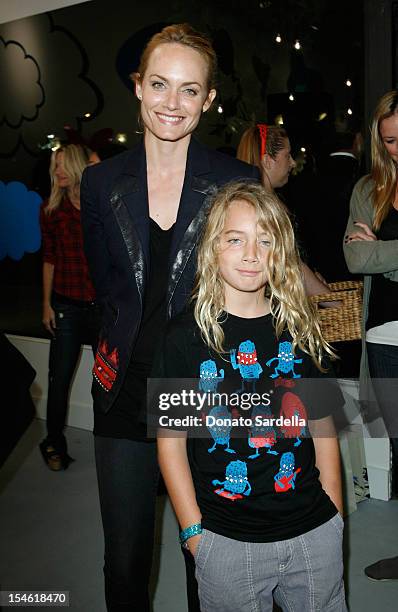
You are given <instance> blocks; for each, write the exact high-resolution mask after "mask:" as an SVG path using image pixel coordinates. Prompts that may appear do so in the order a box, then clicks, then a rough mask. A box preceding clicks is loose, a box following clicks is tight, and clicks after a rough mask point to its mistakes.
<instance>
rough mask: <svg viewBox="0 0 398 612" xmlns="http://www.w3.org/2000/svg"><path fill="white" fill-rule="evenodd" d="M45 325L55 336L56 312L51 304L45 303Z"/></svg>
mask: <svg viewBox="0 0 398 612" xmlns="http://www.w3.org/2000/svg"><path fill="white" fill-rule="evenodd" d="M42 321H43V325H44V327H45V328H46V330H47V331H48V332H50V334H51V335H52V336H55V332H54V330H55V328H56V327H57V326H56V324H55V312H54V310H53V309H52V308H51V305H50V304H43V319H42Z"/></svg>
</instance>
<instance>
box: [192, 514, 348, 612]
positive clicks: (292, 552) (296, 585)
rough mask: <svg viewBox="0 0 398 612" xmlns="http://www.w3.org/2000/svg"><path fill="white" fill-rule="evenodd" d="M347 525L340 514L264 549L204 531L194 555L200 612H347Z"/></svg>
mask: <svg viewBox="0 0 398 612" xmlns="http://www.w3.org/2000/svg"><path fill="white" fill-rule="evenodd" d="M343 528H344V522H343V519H342V518H341V516H340V515H339V514H336V516H334V517H333V518H332V519H330V521H328V522H327V523H325V524H323V525H321V526H320V527H317V528H316V529H313V530H311V531H309V532H307V533H305V534H304V535H301V536H298V537H296V538H292V539H290V540H283V541H281V542H271V543H266V544H253V543H251V542H240V541H238V540H232V539H230V538H226V537H224V536H221V535H218V534H216V533H213V532H211V531H207V530H204V531H203V533H202V537H201V539H200V541H199V545H198V548H197V550H196V552H195V564H196V578H197V581H198V585H199V599H200V606H201V611H202V612H237V611H238V610H239V612H272V606H273V599H274V600H275V601H276V603H277V604H278V605H279V606H280V607H281V608H282V610H283V611H284V612H296V611H297V612H315V611H323V610H325V611H327V612H346V610H347V608H346V604H345V597H344V583H343V554H342V538H343Z"/></svg>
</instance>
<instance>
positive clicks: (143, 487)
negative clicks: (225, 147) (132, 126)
mask: <svg viewBox="0 0 398 612" xmlns="http://www.w3.org/2000/svg"><path fill="white" fill-rule="evenodd" d="M216 67H217V58H216V54H215V51H214V49H213V48H212V45H211V43H210V41H209V40H208V38H207V37H206V36H203V35H202V34H200V33H199V32H197V31H195V30H194V29H193V28H192V27H191V26H190V25H189V24H174V25H170V26H167V27H165V28H164V29H163V30H162V31H161V32H158V33H157V34H155V35H154V36H153V37H152V38H151V40H150V41H149V43H148V45H147V46H146V48H145V49H144V51H143V54H142V57H141V61H140V66H139V70H138V74H136V75H135V81H136V95H137V98H138V100H139V104H140V120H141V123H142V125H143V128H144V136H143V139H142V141H141V142H140V143H139V144H138V145H137V146H136V147H134V148H133V149H132V150H131V151H128V152H126V153H122V154H121V155H119V156H116V157H113V158H112V159H107V160H105V161H103V162H102V163H101V164H97V165H94V166H92V167H90V168H87V170H86V171H85V173H84V175H83V180H82V220H83V230H84V234H85V249H86V254H87V259H88V262H89V265H90V270H91V271H92V276H93V280H94V284H95V288H96V292H97V297H98V300H100V301H101V303H102V304H103V319H102V329H101V342H100V343H99V346H98V352H97V356H96V362H95V366H94V384H93V397H94V435H95V453H96V465H97V475H98V483H99V493H100V502H101V512H102V521H103V526H104V535H105V568H104V574H105V594H106V601H107V608H108V610H109V611H112V612H113V611H117V612H119V611H121V610H140V611H142V612H147V611H149V610H150V607H151V606H150V597H149V578H150V571H151V563H152V556H153V536H154V521H155V502H156V490H157V480H158V475H159V466H158V463H157V455H156V442H155V441H154V440H153V439H152V440H148V438H147V431H146V385H147V377H148V376H150V372H151V367H152V362H153V358H154V355H155V347H156V344H157V341H158V338H159V334H160V333H161V331H162V330H163V328H164V326H165V325H166V322H167V319H169V318H171V317H172V316H173V315H175V314H177V313H178V312H180V311H181V310H182V309H183V308H184V306H185V303H186V301H187V299H188V298H189V296H190V293H191V291H192V286H193V279H194V274H195V270H196V243H197V240H198V236H199V233H200V229H201V227H202V224H203V221H204V218H205V211H206V208H207V201H208V198H209V196H210V194H211V193H212V192H213V191H214V189H215V188H216V187H217V186H218V185H222V184H224V183H226V182H228V181H231V180H232V179H236V178H244V177H248V178H257V176H258V172H257V169H256V168H254V167H253V166H249V165H247V164H244V163H242V162H239V161H237V160H236V159H232V158H230V157H227V156H226V155H221V154H219V153H217V152H215V151H212V150H211V149H208V148H207V147H205V146H203V145H202V144H200V143H199V142H198V141H197V140H196V139H195V138H194V137H193V135H194V131H195V129H196V127H197V125H198V123H199V121H200V119H201V117H202V115H203V114H204V113H206V112H207V111H208V110H209V109H210V107H211V104H212V102H213V100H214V98H215V95H216V90H215V80H216ZM187 563H188V564H189V565H187V572H188V603H189V609H190V610H197V609H198V608H197V606H196V604H197V593H196V591H197V588H196V583H195V581H194V567H193V563H192V559H191V558H190V555H188V561H187Z"/></svg>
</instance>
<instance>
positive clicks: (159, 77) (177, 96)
mask: <svg viewBox="0 0 398 612" xmlns="http://www.w3.org/2000/svg"><path fill="white" fill-rule="evenodd" d="M207 70H208V68H207V64H206V61H205V59H204V58H203V57H202V56H201V55H200V53H199V52H198V51H195V49H191V48H190V47H187V46H186V45H180V44H178V43H166V44H162V45H159V46H158V47H156V49H154V50H153V51H152V53H151V55H150V57H149V61H148V65H147V69H146V71H145V74H144V76H143V78H142V81H141V82H140V83H137V86H136V94H137V97H138V98H139V99H140V100H141V101H142V102H141V116H142V120H143V122H144V125H145V128H146V130H147V132H149V133H150V134H152V135H153V136H154V137H155V138H157V139H160V140H165V141H172V142H176V141H178V140H181V139H184V138H186V137H189V136H190V134H192V132H193V131H194V129H195V128H196V126H197V125H198V122H199V119H200V116H201V114H202V112H205V111H207V109H208V108H209V107H210V105H211V103H212V101H213V100H214V97H215V95H216V92H215V90H214V89H212V90H210V91H208V90H207Z"/></svg>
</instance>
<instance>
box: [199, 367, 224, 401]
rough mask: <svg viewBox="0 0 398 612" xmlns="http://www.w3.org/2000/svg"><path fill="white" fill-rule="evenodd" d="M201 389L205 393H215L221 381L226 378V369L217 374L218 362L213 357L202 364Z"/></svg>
mask: <svg viewBox="0 0 398 612" xmlns="http://www.w3.org/2000/svg"><path fill="white" fill-rule="evenodd" d="M199 372H200V374H199V376H200V380H199V390H200V391H204V393H215V392H216V391H217V387H218V385H219V383H220V382H222V381H223V380H224V370H222V369H221V370H220V374H219V375H218V374H217V364H216V362H215V361H213V359H208V360H207V361H203V362H202V363H201V364H200V370H199Z"/></svg>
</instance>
